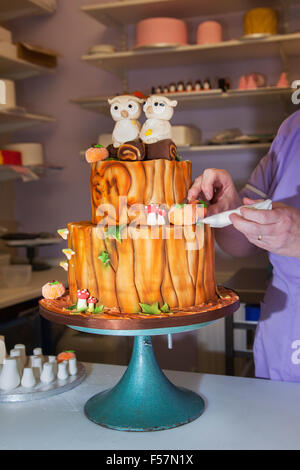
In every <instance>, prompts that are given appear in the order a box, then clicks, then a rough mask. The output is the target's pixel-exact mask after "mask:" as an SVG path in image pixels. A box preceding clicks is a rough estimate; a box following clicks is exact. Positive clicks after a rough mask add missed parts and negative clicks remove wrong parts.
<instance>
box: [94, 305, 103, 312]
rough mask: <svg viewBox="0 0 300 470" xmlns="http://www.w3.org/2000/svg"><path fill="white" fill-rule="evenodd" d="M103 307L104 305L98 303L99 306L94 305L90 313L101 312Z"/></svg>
mask: <svg viewBox="0 0 300 470" xmlns="http://www.w3.org/2000/svg"><path fill="white" fill-rule="evenodd" d="M103 309H104V305H99V307H96V308H95V309H94V311H93V312H92V313H101V312H102V310H103Z"/></svg>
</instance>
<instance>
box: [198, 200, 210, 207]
mask: <svg viewBox="0 0 300 470" xmlns="http://www.w3.org/2000/svg"><path fill="white" fill-rule="evenodd" d="M199 205H201V206H204V207H208V204H207V202H204V201H202V200H201V199H200V201H199Z"/></svg>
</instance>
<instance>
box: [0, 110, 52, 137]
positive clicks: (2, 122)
mask: <svg viewBox="0 0 300 470" xmlns="http://www.w3.org/2000/svg"><path fill="white" fill-rule="evenodd" d="M53 122H56V119H55V118H53V117H51V116H45V115H43V114H33V113H26V112H24V113H22V112H17V111H14V110H11V111H7V110H5V109H3V108H1V107H0V133H4V132H12V131H15V130H18V129H23V128H25V127H31V126H34V125H37V124H47V123H53Z"/></svg>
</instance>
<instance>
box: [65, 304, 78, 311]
mask: <svg viewBox="0 0 300 470" xmlns="http://www.w3.org/2000/svg"><path fill="white" fill-rule="evenodd" d="M76 307H77V305H76V304H74V305H71V306H70V307H66V309H67V310H75V308H76Z"/></svg>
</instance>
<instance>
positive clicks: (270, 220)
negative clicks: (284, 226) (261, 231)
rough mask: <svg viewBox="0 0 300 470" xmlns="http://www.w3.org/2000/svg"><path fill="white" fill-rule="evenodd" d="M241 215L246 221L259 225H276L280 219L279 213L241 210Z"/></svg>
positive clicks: (245, 208)
mask: <svg viewBox="0 0 300 470" xmlns="http://www.w3.org/2000/svg"><path fill="white" fill-rule="evenodd" d="M241 215H242V217H244V219H247V220H252V221H253V222H257V223H258V224H276V223H277V222H278V219H279V214H278V211H276V210H262V209H250V208H249V209H248V208H247V207H242V208H241Z"/></svg>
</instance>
